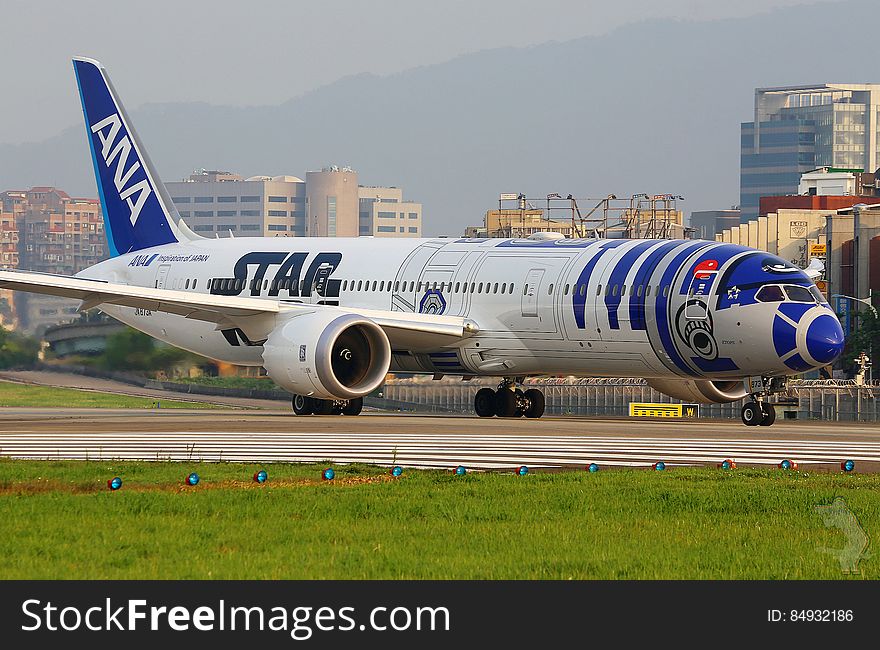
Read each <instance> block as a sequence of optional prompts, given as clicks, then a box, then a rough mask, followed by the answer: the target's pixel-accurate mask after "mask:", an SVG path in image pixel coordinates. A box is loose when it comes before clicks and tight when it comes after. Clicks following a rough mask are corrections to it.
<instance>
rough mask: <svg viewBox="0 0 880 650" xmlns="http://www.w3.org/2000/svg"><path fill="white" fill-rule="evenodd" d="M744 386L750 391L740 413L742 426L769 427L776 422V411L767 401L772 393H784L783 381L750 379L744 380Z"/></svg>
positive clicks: (759, 378)
mask: <svg viewBox="0 0 880 650" xmlns="http://www.w3.org/2000/svg"><path fill="white" fill-rule="evenodd" d="M746 384H747V386H748V389H749V391H750V393H749V397H750V399H749V401H748V402H746V403H745V406H743V407H742V411H741V412H740V415H741V416H742V421H743V424H745V425H746V426H747V427H756V426H762V427H769V426H770V425H771V424H773V423H774V422H776V409H775V408H774V406H773V404H771V403H770V402H769V399H770V396H771V395H773V394H774V393H781V392H784V391H785V379H784V378H782V379H780V378H776V377H750V378H749V379H747V380H746Z"/></svg>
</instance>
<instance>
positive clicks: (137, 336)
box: [100, 328, 187, 372]
mask: <svg viewBox="0 0 880 650" xmlns="http://www.w3.org/2000/svg"><path fill="white" fill-rule="evenodd" d="M186 357H187V353H186V352H184V351H183V350H179V349H177V348H173V347H170V346H162V345H157V341H156V339H154V338H153V337H151V336H148V335H147V334H144V333H142V332H138V331H137V330H134V329H131V328H126V329H124V330H122V331H121V332H117V333H115V334H112V335H110V336H108V337H107V347H106V349H105V350H104V354H103V355H101V359H100V363H101V365H102V366H104V367H105V368H107V369H109V370H137V371H144V372H148V371H156V370H167V369H169V368H171V367H172V366H174V365H177V364H179V363H180V362H182V361H183V360H184V359H185V358H186Z"/></svg>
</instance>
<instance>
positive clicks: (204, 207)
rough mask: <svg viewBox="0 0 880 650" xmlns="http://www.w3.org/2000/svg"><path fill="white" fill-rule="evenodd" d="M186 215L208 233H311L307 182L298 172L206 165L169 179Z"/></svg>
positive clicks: (179, 207)
mask: <svg viewBox="0 0 880 650" xmlns="http://www.w3.org/2000/svg"><path fill="white" fill-rule="evenodd" d="M165 187H166V188H167V190H168V194H169V195H171V200H172V201H173V202H174V205H175V207H176V208H177V211H178V212H179V213H180V216H181V217H182V218H183V220H184V221H185V222H186V225H187V226H189V227H190V228H191V229H192V230H193V232H196V233H198V234H200V235H202V236H203V237H214V236H215V235H216V236H219V237H228V236H229V233H232V234H233V235H234V236H236V237H248V236H250V237H275V236H298V237H302V236H305V235H306V232H307V228H306V184H305V181H303V180H302V179H301V178H297V177H296V176H251V177H250V178H245V179H243V178H242V177H241V176H239V175H238V174H233V173H231V172H223V171H201V172H196V173H194V174H192V175H191V176H190V177H189V178H188V179H187V180H184V181H177V182H172V183H165Z"/></svg>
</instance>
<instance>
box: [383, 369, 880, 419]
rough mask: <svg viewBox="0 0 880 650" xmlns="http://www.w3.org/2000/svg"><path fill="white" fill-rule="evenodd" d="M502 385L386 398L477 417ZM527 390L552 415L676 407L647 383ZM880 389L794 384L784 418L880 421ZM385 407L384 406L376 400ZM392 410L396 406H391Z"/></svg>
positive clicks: (414, 385) (395, 382)
mask: <svg viewBox="0 0 880 650" xmlns="http://www.w3.org/2000/svg"><path fill="white" fill-rule="evenodd" d="M495 384H496V382H488V381H480V380H472V381H467V382H465V381H454V380H453V381H449V380H446V379H443V380H439V381H424V380H421V379H400V378H397V379H390V380H389V381H388V382H387V383H386V384H385V387H384V390H383V393H382V397H383V398H385V399H387V400H389V402H392V401H393V403H394V404H395V405H396V406H397V407H398V408H402V409H404V410H413V411H422V412H435V413H469V412H472V411H473V400H474V395H475V394H476V392H477V391H478V390H479V389H480V388H482V387H484V386H491V387H494V386H495ZM527 386H534V387H536V388H540V389H541V390H543V391H544V396H545V397H546V400H547V407H546V413H547V414H548V415H580V416H587V415H601V416H627V415H629V404H630V402H657V403H664V404H668V403H676V402H677V401H678V400H674V399H672V398H670V397H668V396H666V395H664V394H662V393H660V392H658V391H656V390H654V389H653V388H651V387H650V386H648V385H647V383H645V381H644V380H643V379H575V378H566V379H545V380H529V381H528V382H527ZM878 398H880V385H878V384H877V383H876V382H875V383H871V384H867V385H864V386H857V385H856V384H855V383H854V382H852V381H841V380H828V381H821V380H812V381H792V382H791V384H790V387H789V391H788V393H787V394H785V395H782V396H779V403H778V405H777V411H778V417H780V418H789V419H815V420H829V421H860V422H878V421H880V406H878V401H880V400H878ZM370 401H371V403H372V405H374V406H380V405H381V400H370ZM743 402H744V400H743V401H738V402H731V403H730V404H701V405H700V416H701V417H709V418H730V419H739V417H740V409H741V408H742V406H743ZM389 406H390V404H389Z"/></svg>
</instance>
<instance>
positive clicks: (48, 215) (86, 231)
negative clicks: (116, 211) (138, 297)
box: [0, 187, 107, 332]
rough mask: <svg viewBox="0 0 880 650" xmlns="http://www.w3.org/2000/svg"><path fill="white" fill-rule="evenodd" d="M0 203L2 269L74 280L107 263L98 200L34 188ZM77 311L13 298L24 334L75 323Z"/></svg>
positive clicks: (60, 302)
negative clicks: (56, 325)
mask: <svg viewBox="0 0 880 650" xmlns="http://www.w3.org/2000/svg"><path fill="white" fill-rule="evenodd" d="M0 200H2V212H3V215H2V218H0V238H2V242H0V249H2V250H0V255H2V264H3V265H4V266H8V267H12V268H15V267H18V268H22V269H27V270H28V271H38V272H41V273H56V274H61V275H73V274H74V273H78V272H79V271H81V270H83V269H84V268H86V267H88V266H91V265H93V264H97V263H98V262H100V261H101V260H102V259H104V258H105V257H106V253H107V251H106V245H107V244H106V239H105V237H104V219H103V216H102V213H101V205H100V203H99V202H98V200H97V199H79V198H74V197H71V196H70V195H68V194H67V192H64V191H62V190H59V189H57V188H54V187H33V188H31V189H29V190H27V191H14V190H13V191H7V192H3V194H2V195H0ZM16 242H17V254H16V253H15V252H14V251H15V248H16V246H15V243H16ZM78 306H79V301H78V300H70V299H66V298H57V297H52V296H41V295H39V294H28V293H17V294H16V296H15V306H14V316H15V318H16V320H17V324H18V326H19V327H20V328H21V329H22V330H24V331H26V332H39V331H42V330H43V329H45V327H47V326H49V325H52V324H55V323H58V322H61V321H64V320H70V319H72V318H75V317H76V316H77V313H78V311H77V308H78Z"/></svg>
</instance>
